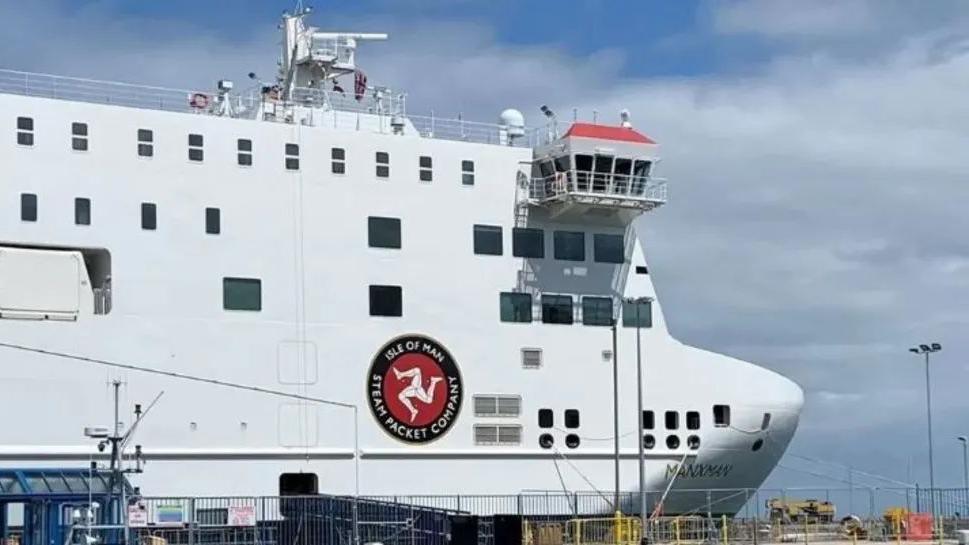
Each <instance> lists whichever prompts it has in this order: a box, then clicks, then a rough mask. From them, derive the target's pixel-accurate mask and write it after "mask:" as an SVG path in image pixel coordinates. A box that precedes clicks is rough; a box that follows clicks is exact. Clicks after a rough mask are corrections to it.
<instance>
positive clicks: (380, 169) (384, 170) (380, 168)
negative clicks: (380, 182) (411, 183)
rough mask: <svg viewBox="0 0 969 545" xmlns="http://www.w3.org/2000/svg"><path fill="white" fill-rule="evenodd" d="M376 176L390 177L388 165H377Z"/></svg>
mask: <svg viewBox="0 0 969 545" xmlns="http://www.w3.org/2000/svg"><path fill="white" fill-rule="evenodd" d="M377 177H378V178H390V167H389V166H387V165H377Z"/></svg>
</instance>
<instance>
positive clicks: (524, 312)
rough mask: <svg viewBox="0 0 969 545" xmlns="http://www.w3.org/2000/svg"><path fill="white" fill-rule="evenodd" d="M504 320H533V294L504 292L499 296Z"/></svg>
mask: <svg viewBox="0 0 969 545" xmlns="http://www.w3.org/2000/svg"><path fill="white" fill-rule="evenodd" d="M499 299H500V300H499V308H500V313H501V321H502V322H517V323H528V322H531V321H532V296H531V294H528V293H514V292H502V293H501V294H500V298H499Z"/></svg>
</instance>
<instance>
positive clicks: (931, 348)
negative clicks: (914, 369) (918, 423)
mask: <svg viewBox="0 0 969 545" xmlns="http://www.w3.org/2000/svg"><path fill="white" fill-rule="evenodd" d="M939 350H942V345H941V344H939V343H932V344H920V345H918V346H916V347H912V348H909V349H908V351H909V352H912V353H913V354H924V355H925V409H926V410H925V412H926V416H927V417H928V421H929V504H930V506H931V509H932V516H935V459H934V457H933V455H932V389H931V387H930V384H931V383H930V381H929V354H932V353H933V352H938V351H939Z"/></svg>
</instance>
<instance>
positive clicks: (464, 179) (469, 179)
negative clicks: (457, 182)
mask: <svg viewBox="0 0 969 545" xmlns="http://www.w3.org/2000/svg"><path fill="white" fill-rule="evenodd" d="M461 183H462V184H464V185H474V174H468V173H467V172H465V173H464V174H462V175H461Z"/></svg>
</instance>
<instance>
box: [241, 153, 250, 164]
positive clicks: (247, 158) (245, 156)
mask: <svg viewBox="0 0 969 545" xmlns="http://www.w3.org/2000/svg"><path fill="white" fill-rule="evenodd" d="M238 160H239V164H240V165H241V166H244V167H251V166H252V155H250V154H248V153H240V154H239V155H238Z"/></svg>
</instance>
